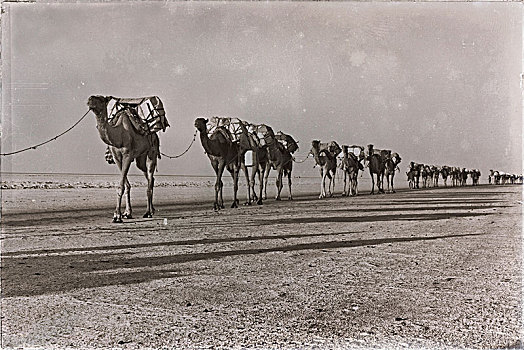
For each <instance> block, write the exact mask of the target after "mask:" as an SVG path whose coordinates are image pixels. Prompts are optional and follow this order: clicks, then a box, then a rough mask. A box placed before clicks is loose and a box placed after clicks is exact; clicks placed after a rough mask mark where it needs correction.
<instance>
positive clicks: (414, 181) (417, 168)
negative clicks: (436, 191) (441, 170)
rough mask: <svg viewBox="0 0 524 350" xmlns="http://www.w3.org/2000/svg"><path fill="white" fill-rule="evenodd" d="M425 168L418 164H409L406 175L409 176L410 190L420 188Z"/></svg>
mask: <svg viewBox="0 0 524 350" xmlns="http://www.w3.org/2000/svg"><path fill="white" fill-rule="evenodd" d="M423 167H424V164H418V163H415V162H410V163H409V168H408V172H406V175H407V176H408V182H409V188H419V184H420V173H421V169H422V168H423Z"/></svg>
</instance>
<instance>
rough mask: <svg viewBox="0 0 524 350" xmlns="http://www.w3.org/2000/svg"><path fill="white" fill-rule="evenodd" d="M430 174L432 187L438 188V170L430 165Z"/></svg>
mask: <svg viewBox="0 0 524 350" xmlns="http://www.w3.org/2000/svg"><path fill="white" fill-rule="evenodd" d="M431 172H432V173H433V179H432V181H433V187H438V178H439V176H440V168H439V167H437V166H435V165H432V166H431Z"/></svg>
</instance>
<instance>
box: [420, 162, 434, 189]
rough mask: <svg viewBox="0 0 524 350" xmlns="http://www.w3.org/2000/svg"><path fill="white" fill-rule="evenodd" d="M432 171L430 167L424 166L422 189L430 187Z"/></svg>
mask: <svg viewBox="0 0 524 350" xmlns="http://www.w3.org/2000/svg"><path fill="white" fill-rule="evenodd" d="M432 180H433V170H432V167H431V166H429V165H424V168H423V169H422V187H423V188H426V187H430V186H431V185H432V184H433V182H432Z"/></svg>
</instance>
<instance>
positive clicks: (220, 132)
mask: <svg viewBox="0 0 524 350" xmlns="http://www.w3.org/2000/svg"><path fill="white" fill-rule="evenodd" d="M195 128H196V129H197V130H198V132H199V134H200V141H201V143H202V147H203V148H204V151H205V152H206V154H207V156H208V157H209V160H210V162H211V166H212V167H213V170H214V171H215V174H216V177H217V178H216V184H215V202H214V204H213V207H214V209H215V210H219V209H223V208H224V200H223V199H222V188H223V182H222V174H223V172H224V169H227V170H228V172H229V173H230V174H231V176H232V177H233V196H234V200H233V204H232V205H231V207H232V208H236V207H238V202H239V201H238V199H237V191H238V175H239V171H240V169H242V171H243V173H244V174H245V176H246V182H247V184H248V186H247V200H246V202H245V204H246V205H251V204H252V203H254V202H256V203H257V204H262V200H263V199H266V198H267V182H268V178H269V173H270V171H271V169H275V170H276V172H277V180H276V187H277V195H276V198H275V199H276V200H280V194H281V192H282V187H283V177H284V176H286V177H287V178H288V186H289V195H288V199H289V200H292V199H293V195H292V192H291V172H292V171H293V153H294V152H296V151H297V150H298V143H297V142H296V141H295V140H294V139H293V137H292V136H291V135H288V134H285V133H283V132H281V131H279V132H278V133H276V134H275V133H274V131H273V129H272V128H271V127H270V126H269V125H265V124H260V125H256V124H252V123H249V122H246V121H243V120H240V119H238V118H229V117H212V118H211V120H209V119H205V118H197V119H196V120H195ZM247 152H251V155H252V156H251V158H252V165H251V166H250V167H251V175H250V174H249V170H248V167H247V166H246V155H247ZM257 175H258V182H259V191H258V196H257V194H256V192H255V177H256V176H257Z"/></svg>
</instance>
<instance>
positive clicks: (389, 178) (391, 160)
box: [384, 153, 402, 193]
mask: <svg viewBox="0 0 524 350" xmlns="http://www.w3.org/2000/svg"><path fill="white" fill-rule="evenodd" d="M401 161H402V158H400V156H399V155H398V153H392V154H391V156H390V157H388V158H387V159H386V164H385V170H384V173H385V175H386V182H387V184H388V192H389V193H395V189H394V188H393V179H394V177H395V172H396V171H397V169H398V165H399V164H400V162H401ZM390 184H391V191H390V189H389V185H390Z"/></svg>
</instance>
